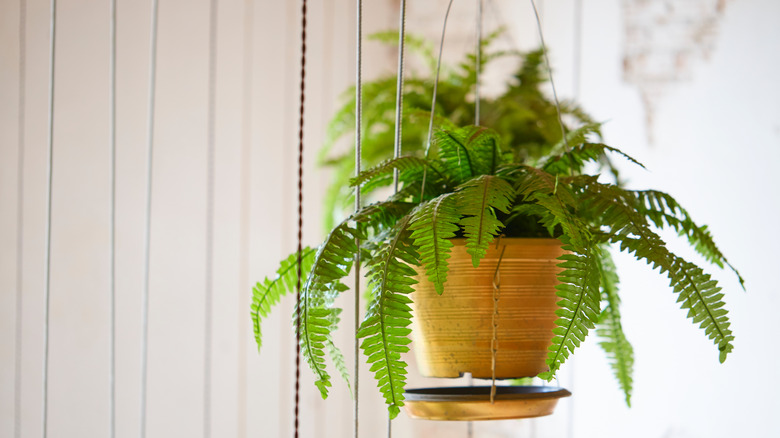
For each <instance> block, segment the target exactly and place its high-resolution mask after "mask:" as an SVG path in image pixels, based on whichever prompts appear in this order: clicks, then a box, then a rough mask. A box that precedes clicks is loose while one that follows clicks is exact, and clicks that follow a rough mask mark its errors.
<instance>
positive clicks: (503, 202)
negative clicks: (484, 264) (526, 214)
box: [456, 175, 514, 268]
mask: <svg viewBox="0 0 780 438" xmlns="http://www.w3.org/2000/svg"><path fill="white" fill-rule="evenodd" d="M457 190H458V191H457V192H456V195H457V207H458V211H460V212H461V213H462V214H463V218H462V219H461V220H460V225H461V227H463V234H464V235H465V236H466V252H468V253H469V254H471V262H472V264H473V265H474V267H475V268H476V267H477V266H479V261H480V260H481V259H482V258H483V257H485V254H486V253H487V250H488V247H489V246H490V243H491V242H492V241H493V239H494V238H495V237H496V236H497V235H498V233H499V232H500V231H501V229H502V228H503V227H504V224H503V223H502V222H501V221H500V220H498V218H497V217H496V212H495V210H498V211H501V212H504V213H509V208H510V206H511V204H512V200H513V199H514V190H513V189H512V185H511V184H509V183H508V182H506V181H504V180H503V179H501V178H500V177H497V176H493V175H480V176H478V177H476V178H473V179H471V180H470V181H466V182H465V183H463V184H461V185H460V186H458V188H457Z"/></svg>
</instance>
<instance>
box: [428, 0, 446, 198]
mask: <svg viewBox="0 0 780 438" xmlns="http://www.w3.org/2000/svg"><path fill="white" fill-rule="evenodd" d="M452 2H453V0H450V3H449V4H448V5H447V12H445V13H444V24H443V25H442V27H441V40H440V41H439V56H438V58H437V59H436V77H435V78H434V80H433V98H432V102H431V118H430V119H429V120H428V138H427V140H426V141H425V158H426V159H427V158H428V155H429V154H430V152H431V139H432V138H433V118H434V115H435V112H436V94H437V93H438V89H439V73H440V72H441V54H442V52H443V51H444V35H445V34H446V33H447V19H449V18H450V10H451V9H452ZM427 176H428V167H427V166H426V167H423V179H422V185H421V188H420V200H421V201H422V199H423V197H424V195H425V180H426V179H427Z"/></svg>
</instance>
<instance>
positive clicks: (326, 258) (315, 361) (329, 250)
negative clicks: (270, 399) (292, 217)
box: [293, 218, 363, 398]
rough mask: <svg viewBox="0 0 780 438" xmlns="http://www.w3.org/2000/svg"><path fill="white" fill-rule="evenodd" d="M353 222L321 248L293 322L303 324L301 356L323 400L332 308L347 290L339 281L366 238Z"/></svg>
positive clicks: (346, 223) (327, 379)
mask: <svg viewBox="0 0 780 438" xmlns="http://www.w3.org/2000/svg"><path fill="white" fill-rule="evenodd" d="M351 220H352V218H350V219H347V220H345V221H344V222H342V223H341V224H340V225H338V226H337V227H336V228H334V229H333V231H331V233H330V234H329V235H328V237H327V238H326V239H325V242H323V243H322V245H320V247H319V249H318V251H317V255H316V256H315V259H314V261H313V263H312V268H311V274H310V275H309V278H308V279H307V281H306V285H305V286H304V288H303V290H302V291H301V301H300V303H299V304H298V306H296V308H295V313H294V314H293V321H296V322H297V321H300V325H299V326H298V331H299V335H300V340H301V341H300V346H301V354H302V355H303V357H304V359H305V360H306V362H307V363H308V364H309V367H310V368H311V369H312V371H313V372H314V374H315V385H316V386H317V388H318V389H319V390H320V394H321V395H322V398H326V397H327V396H328V387H330V386H331V383H330V375H329V374H328V372H327V370H326V369H325V368H326V366H325V344H326V342H327V340H328V339H329V337H330V333H331V331H332V330H333V318H334V315H333V312H337V311H338V309H334V308H332V305H333V300H334V299H335V295H336V294H337V293H338V292H339V291H342V290H343V289H344V287H343V285H340V280H341V279H342V278H344V277H345V276H347V274H348V273H349V270H350V269H351V267H352V262H353V259H354V254H355V252H356V251H357V246H356V244H355V239H356V238H358V237H361V238H362V237H363V236H362V235H361V233H360V232H359V230H358V229H356V228H352V227H350V225H349V224H350V221H351Z"/></svg>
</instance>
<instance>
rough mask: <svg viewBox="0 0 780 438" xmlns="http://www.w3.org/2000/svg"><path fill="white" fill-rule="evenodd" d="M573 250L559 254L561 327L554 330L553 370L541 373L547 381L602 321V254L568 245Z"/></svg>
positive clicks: (550, 353)
mask: <svg viewBox="0 0 780 438" xmlns="http://www.w3.org/2000/svg"><path fill="white" fill-rule="evenodd" d="M564 248H565V249H567V250H569V251H572V252H570V253H568V254H564V255H562V256H560V257H558V260H562V262H561V263H560V264H558V266H559V267H561V268H563V269H564V270H563V271H562V272H561V273H560V274H558V280H559V281H560V283H559V284H558V285H557V286H555V288H556V289H557V292H556V295H558V297H560V300H558V307H559V308H558V310H556V311H555V314H556V315H558V320H556V321H555V324H556V325H557V327H555V328H554V329H553V334H554V336H553V340H552V345H550V347H549V349H548V350H549V351H548V352H547V366H548V367H549V368H550V370H549V371H547V372H544V373H541V374H539V377H540V378H542V379H545V380H552V378H553V377H554V376H555V373H556V372H557V371H558V369H560V367H561V365H562V364H563V363H564V362H565V361H566V359H567V358H568V357H569V355H570V354H571V353H572V352H573V351H574V349H575V348H577V347H579V346H580V343H582V342H583V341H584V340H585V337H586V336H587V335H588V330H590V329H593V328H594V327H595V324H596V323H597V322H598V320H599V313H600V296H599V266H598V255H597V254H595V253H594V250H593V249H592V248H586V249H585V250H584V251H582V252H575V251H573V250H574V247H573V246H571V245H566V246H564Z"/></svg>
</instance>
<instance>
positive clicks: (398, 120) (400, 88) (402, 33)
mask: <svg viewBox="0 0 780 438" xmlns="http://www.w3.org/2000/svg"><path fill="white" fill-rule="evenodd" d="M399 22H400V23H399V29H398V82H397V85H396V90H395V141H394V143H393V145H394V148H393V157H395V158H398V157H400V156H401V140H402V138H401V136H402V134H403V132H402V131H403V107H404V42H405V37H406V29H405V27H406V0H401V14H400V19H399ZM398 176H399V172H398V169H397V168H396V169H393V188H394V191H395V192H398ZM388 421H389V420H388Z"/></svg>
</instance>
